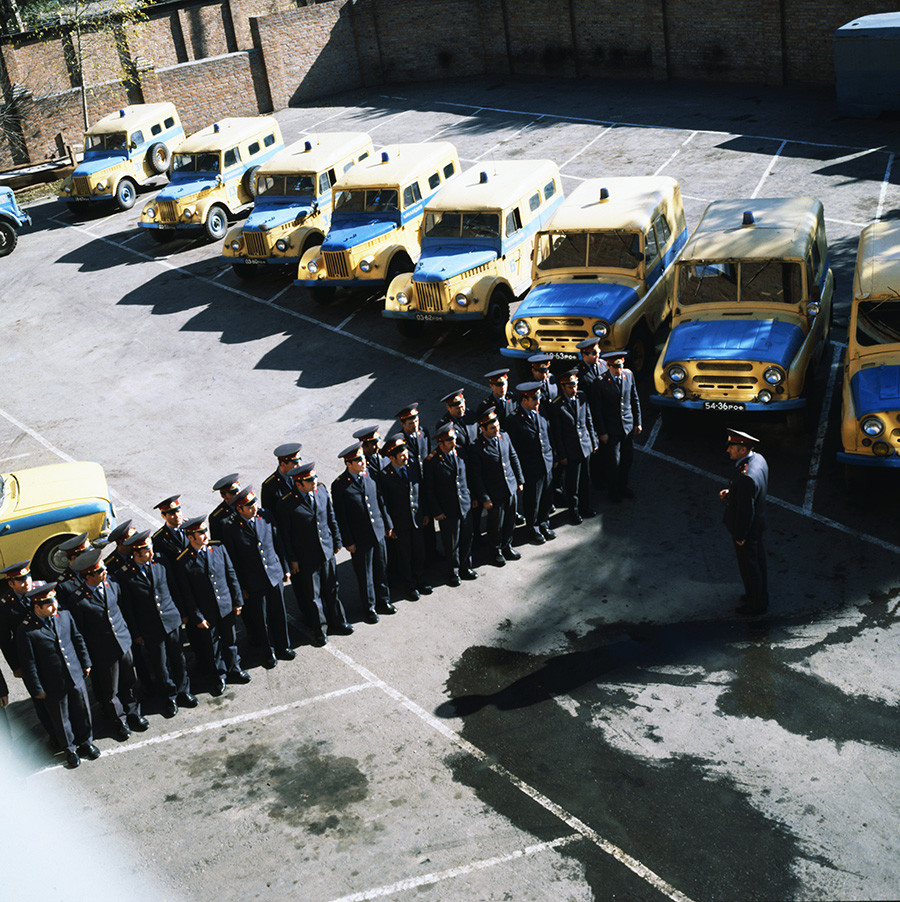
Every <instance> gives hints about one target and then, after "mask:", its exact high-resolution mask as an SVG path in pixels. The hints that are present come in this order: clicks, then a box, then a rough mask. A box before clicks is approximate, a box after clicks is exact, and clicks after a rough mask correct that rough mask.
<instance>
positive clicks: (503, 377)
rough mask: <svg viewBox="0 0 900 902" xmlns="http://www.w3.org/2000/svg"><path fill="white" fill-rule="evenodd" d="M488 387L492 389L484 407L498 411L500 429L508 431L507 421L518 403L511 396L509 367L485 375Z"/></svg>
mask: <svg viewBox="0 0 900 902" xmlns="http://www.w3.org/2000/svg"><path fill="white" fill-rule="evenodd" d="M484 378H485V379H487V381H488V385H489V386H490V387H491V391H490V394H489V395H487V397H485V399H484V401H483V402H482V405H483V406H487V405H491V406H492V407H493V408H494V410H496V411H497V419H498V420H499V421H500V428H501V429H506V421H507V419H509V417H511V416H512V415H513V413H515V410H516V402H515V401H514V400H513V399H512V398H511V397H510V396H509V367H503V369H499V370H491V372H489V373H485V374H484Z"/></svg>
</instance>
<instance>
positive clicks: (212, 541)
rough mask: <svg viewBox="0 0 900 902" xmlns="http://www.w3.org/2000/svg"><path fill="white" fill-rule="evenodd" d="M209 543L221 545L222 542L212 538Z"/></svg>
mask: <svg viewBox="0 0 900 902" xmlns="http://www.w3.org/2000/svg"><path fill="white" fill-rule="evenodd" d="M209 544H210V545H221V544H222V543H221V542H220V541H219V540H218V539H211V540H210V542H209Z"/></svg>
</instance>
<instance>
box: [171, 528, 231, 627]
mask: <svg viewBox="0 0 900 902" xmlns="http://www.w3.org/2000/svg"><path fill="white" fill-rule="evenodd" d="M175 574H176V575H175V579H176V581H177V582H178V586H179V594H180V596H181V599H182V603H183V605H184V606H185V609H186V610H187V612H188V616H189V617H193V618H194V621H195V622H196V623H200V622H201V621H203V620H207V621H209V622H211V623H216V622H217V621H218V619H219V617H227V616H228V615H229V614H230V613H231V611H232V609H233V608H239V607H240V606H241V586H240V583H238V578H237V573H235V571H234V565H233V564H232V563H231V558H230V557H229V556H228V552H227V551H226V550H225V546H224V545H222V544H221V543H219V542H210V543H209V544H208V545H207V546H206V550H205V551H203V550H198V549H196V548H193V547H191V546H188V547H187V548H185V549H184V551H182V552H181V554H180V555H178V560H177V561H176V562H175Z"/></svg>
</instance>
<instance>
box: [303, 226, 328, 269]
mask: <svg viewBox="0 0 900 902" xmlns="http://www.w3.org/2000/svg"><path fill="white" fill-rule="evenodd" d="M324 240H325V236H324V235H323V234H322V233H321V232H310V234H309V235H307V236H306V240H305V241H304V242H303V247H302V248H301V249H300V257H301V258H302V257H303V255H304V254H305V253H306V252H307V251H308V250H309V249H310V248H311V247H321V246H322V242H323V241H324ZM298 262H299V258H298Z"/></svg>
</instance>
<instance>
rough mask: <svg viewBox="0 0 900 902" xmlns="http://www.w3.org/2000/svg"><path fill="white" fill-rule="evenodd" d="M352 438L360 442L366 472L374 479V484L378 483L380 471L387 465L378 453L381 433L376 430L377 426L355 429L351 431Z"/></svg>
mask: <svg viewBox="0 0 900 902" xmlns="http://www.w3.org/2000/svg"><path fill="white" fill-rule="evenodd" d="M353 438H355V439H356V440H357V441H358V442H362V450H363V456H364V457H365V459H366V472H367V473H368V474H369V477H370V478H371V479H374V480H375V485H378V484H379V481H380V479H381V471H382V470H383V469H384V468H385V467H386V466H387V461H386V460H385V459H384V458H383V457H382V456H381V454H380V453H379V451H380V448H381V433H380V432H379V431H378V427H377V426H366V427H365V428H363V429H357V430H356V432H354V433H353Z"/></svg>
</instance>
